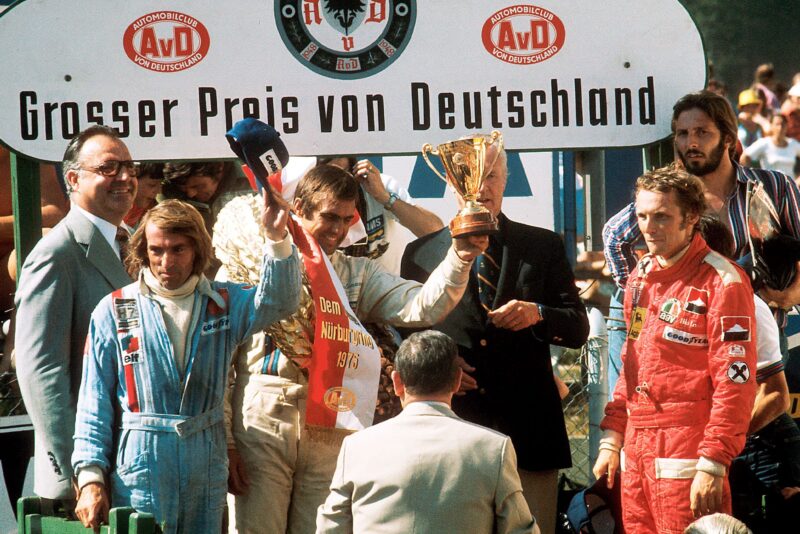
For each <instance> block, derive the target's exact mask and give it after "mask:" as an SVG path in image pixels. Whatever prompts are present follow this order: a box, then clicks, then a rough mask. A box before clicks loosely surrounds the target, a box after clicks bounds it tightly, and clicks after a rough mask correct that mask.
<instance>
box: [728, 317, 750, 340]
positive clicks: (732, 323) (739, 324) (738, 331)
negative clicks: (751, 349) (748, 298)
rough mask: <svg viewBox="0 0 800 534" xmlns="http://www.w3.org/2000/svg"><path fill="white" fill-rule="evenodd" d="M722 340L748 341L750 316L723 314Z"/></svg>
mask: <svg viewBox="0 0 800 534" xmlns="http://www.w3.org/2000/svg"><path fill="white" fill-rule="evenodd" d="M722 341H750V317H748V316H746V315H744V316H723V317H722Z"/></svg>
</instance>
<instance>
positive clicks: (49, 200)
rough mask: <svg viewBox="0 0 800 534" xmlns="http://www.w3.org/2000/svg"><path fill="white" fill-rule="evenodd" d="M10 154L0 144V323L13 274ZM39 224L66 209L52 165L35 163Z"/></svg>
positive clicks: (56, 218)
mask: <svg viewBox="0 0 800 534" xmlns="http://www.w3.org/2000/svg"><path fill="white" fill-rule="evenodd" d="M10 160H11V158H10V153H9V151H8V149H6V148H4V147H2V146H0V323H2V321H3V320H4V318H5V317H6V314H7V313H8V312H9V311H10V309H11V307H12V305H13V303H14V289H15V283H16V278H17V276H16V275H17V264H16V261H17V260H16V254H13V251H14V210H13V208H12V204H11V201H12V198H13V195H12V194H11V161H10ZM39 183H40V189H41V206H42V228H43V229H49V228H52V227H53V226H55V225H56V224H57V223H58V221H60V220H61V219H63V218H64V215H66V213H67V211H68V210H69V204H68V202H67V197H66V195H65V194H64V189H63V188H62V187H61V185H60V184H59V182H58V177H57V176H56V169H55V167H54V166H53V165H46V164H41V165H39Z"/></svg>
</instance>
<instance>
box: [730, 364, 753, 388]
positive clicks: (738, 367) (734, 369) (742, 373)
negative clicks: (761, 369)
mask: <svg viewBox="0 0 800 534" xmlns="http://www.w3.org/2000/svg"><path fill="white" fill-rule="evenodd" d="M728 378H730V380H731V382H735V383H737V384H744V383H745V382H747V381H748V380H749V379H750V368H749V367H747V364H746V363H745V362H742V361H736V362H733V363H731V365H730V367H728Z"/></svg>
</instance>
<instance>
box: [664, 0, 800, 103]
mask: <svg viewBox="0 0 800 534" xmlns="http://www.w3.org/2000/svg"><path fill="white" fill-rule="evenodd" d="M681 3H682V4H683V6H684V7H685V8H686V10H687V11H688V12H689V13H690V14H691V15H692V18H693V19H694V21H695V23H696V24H697V27H698V28H699V29H700V33H701V35H702V36H703V43H704V45H705V49H706V56H707V58H708V64H709V66H710V67H711V69H712V73H713V77H715V78H717V79H720V80H722V81H724V82H725V83H726V84H727V85H728V97H729V98H730V99H731V100H732V101H735V99H736V97H737V95H738V93H739V91H741V90H743V89H746V88H747V86H748V85H749V84H750V83H751V82H752V79H753V73H754V72H755V69H756V67H757V66H758V65H760V64H761V63H772V64H774V65H775V74H776V78H777V79H778V80H781V81H783V82H784V83H785V84H787V86H789V85H791V79H792V76H793V75H794V74H795V73H796V72H800V0H681ZM676 74H677V73H676ZM709 77H711V76H709ZM734 103H735V102H734Z"/></svg>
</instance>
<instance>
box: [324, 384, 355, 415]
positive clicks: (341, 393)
mask: <svg viewBox="0 0 800 534" xmlns="http://www.w3.org/2000/svg"><path fill="white" fill-rule="evenodd" d="M322 401H323V402H324V403H325V406H327V407H328V408H329V409H330V410H333V411H334V412H349V411H350V410H352V409H353V408H354V407H355V405H356V394H355V392H354V391H353V390H351V389H348V388H345V387H332V388H330V389H328V391H326V392H325V395H324V396H323V398H322Z"/></svg>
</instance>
